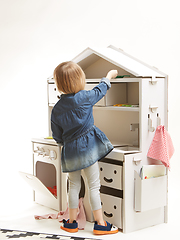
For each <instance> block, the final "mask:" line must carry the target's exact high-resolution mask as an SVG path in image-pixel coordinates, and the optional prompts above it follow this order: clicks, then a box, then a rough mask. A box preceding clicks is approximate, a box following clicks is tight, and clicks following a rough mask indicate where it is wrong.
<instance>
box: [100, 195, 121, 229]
mask: <svg viewBox="0 0 180 240" xmlns="http://www.w3.org/2000/svg"><path fill="white" fill-rule="evenodd" d="M122 201H123V200H122V198H118V197H114V196H111V195H106V194H103V193H101V204H102V210H103V217H104V220H106V221H108V222H110V223H112V224H114V225H115V226H117V227H118V228H122Z"/></svg>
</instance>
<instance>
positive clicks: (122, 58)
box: [72, 45, 167, 77]
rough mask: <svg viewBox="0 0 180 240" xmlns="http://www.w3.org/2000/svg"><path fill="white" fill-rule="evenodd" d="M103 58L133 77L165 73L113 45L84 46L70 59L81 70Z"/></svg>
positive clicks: (161, 75)
mask: <svg viewBox="0 0 180 240" xmlns="http://www.w3.org/2000/svg"><path fill="white" fill-rule="evenodd" d="M100 59H101V60H102V59H103V60H105V61H106V62H109V63H111V64H113V65H115V66H117V67H119V68H121V69H123V71H124V72H125V73H126V74H127V73H130V74H131V75H133V76H135V77H165V76H167V75H166V74H165V73H163V72H161V71H159V70H158V69H156V68H154V67H151V66H149V65H147V64H145V63H143V62H141V61H140V60H138V59H136V58H134V57H132V56H130V55H129V54H127V53H125V52H124V51H123V50H121V49H119V48H116V47H114V46H112V45H111V46H109V47H107V48H102V49H95V48H93V49H92V48H90V47H88V48H86V49H85V50H84V51H83V52H81V53H80V54H79V55H77V56H76V57H75V58H73V59H72V61H74V62H76V63H78V64H79V65H80V66H81V67H82V69H83V70H85V69H87V68H88V67H89V66H90V65H93V64H94V63H95V62H97V61H98V60H100Z"/></svg>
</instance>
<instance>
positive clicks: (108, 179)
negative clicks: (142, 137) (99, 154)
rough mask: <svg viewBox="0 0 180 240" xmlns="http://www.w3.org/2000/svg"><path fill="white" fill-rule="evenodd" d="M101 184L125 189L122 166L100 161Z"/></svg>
mask: <svg viewBox="0 0 180 240" xmlns="http://www.w3.org/2000/svg"><path fill="white" fill-rule="evenodd" d="M99 169H100V181H101V185H103V186H107V187H111V188H117V189H120V190H122V189H123V181H122V180H123V178H122V166H119V165H115V164H110V163H104V162H99Z"/></svg>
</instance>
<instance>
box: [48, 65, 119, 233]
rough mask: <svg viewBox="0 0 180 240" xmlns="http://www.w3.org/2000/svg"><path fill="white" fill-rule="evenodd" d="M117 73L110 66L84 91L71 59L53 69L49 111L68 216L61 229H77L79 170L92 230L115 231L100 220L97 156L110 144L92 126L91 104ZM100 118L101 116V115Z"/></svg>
mask: <svg viewBox="0 0 180 240" xmlns="http://www.w3.org/2000/svg"><path fill="white" fill-rule="evenodd" d="M116 76H117V70H111V71H109V72H108V73H107V76H106V78H102V79H101V81H100V83H99V85H97V86H96V87H94V88H93V89H92V90H90V91H85V90H84V87H85V74H84V72H83V70H82V69H81V67H80V66H79V65H78V64H76V63H74V62H71V61H70V62H63V63H61V64H60V65H58V66H57V67H56V68H55V70H54V79H55V83H56V86H57V88H58V90H59V92H61V93H62V94H61V97H60V100H59V101H58V102H57V103H56V104H55V106H54V108H53V110H52V114H51V129H52V136H53V138H54V139H55V141H56V142H57V143H60V144H62V145H63V148H62V153H61V166H62V171H63V172H66V173H67V172H68V174H69V194H68V204H69V220H68V221H65V220H64V221H63V226H62V227H61V228H62V229H63V230H66V231H68V232H77V231H78V223H77V222H76V217H77V210H78V203H79V192H80V189H81V170H82V169H83V170H84V173H85V175H86V178H87V181H88V187H89V195H90V203H91V208H92V211H93V216H94V220H95V224H94V229H93V232H94V234H111V233H116V232H118V229H117V227H115V226H112V225H111V224H110V223H108V222H105V221H104V220H103V214H102V207H101V199H100V192H99V190H100V179H99V166H98V160H100V159H102V158H104V157H105V156H106V155H107V154H108V153H109V152H111V151H112V149H113V146H112V144H111V143H110V141H109V140H108V138H107V137H106V135H105V134H104V133H103V132H102V131H101V130H100V129H98V128H97V127H96V126H94V118H93V106H94V105H95V104H96V103H97V102H98V101H99V100H100V99H101V98H102V97H104V95H105V94H106V92H107V90H108V89H109V88H110V87H111V84H110V80H111V78H115V77H116ZM102 121H103V119H102Z"/></svg>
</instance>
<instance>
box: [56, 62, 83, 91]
mask: <svg viewBox="0 0 180 240" xmlns="http://www.w3.org/2000/svg"><path fill="white" fill-rule="evenodd" d="M53 77H54V79H55V83H56V86H57V88H58V90H59V92H63V93H65V94H70V93H77V92H79V91H80V90H83V89H84V87H85V74H84V72H83V70H82V69H81V67H80V66H79V65H78V64H76V63H74V62H71V61H69V62H63V63H61V64H59V65H58V66H57V67H56V68H55V70H54V74H53Z"/></svg>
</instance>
